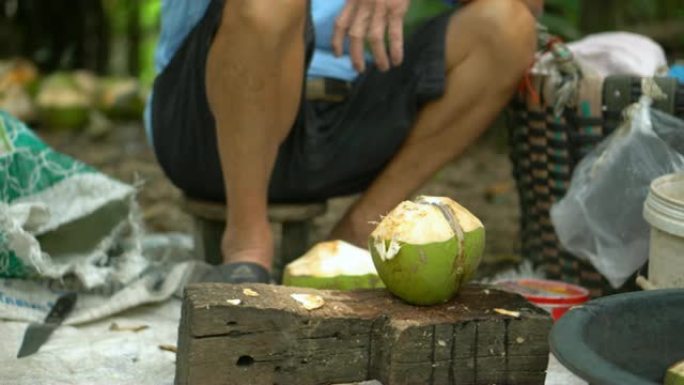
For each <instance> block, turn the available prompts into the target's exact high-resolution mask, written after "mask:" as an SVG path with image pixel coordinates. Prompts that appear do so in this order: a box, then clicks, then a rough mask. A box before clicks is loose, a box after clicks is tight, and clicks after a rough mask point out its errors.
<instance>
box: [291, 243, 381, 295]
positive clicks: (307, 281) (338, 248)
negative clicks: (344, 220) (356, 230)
mask: <svg viewBox="0 0 684 385" xmlns="http://www.w3.org/2000/svg"><path fill="white" fill-rule="evenodd" d="M283 284H284V285H287V286H298V287H309V288H314V289H331V290H353V289H366V288H375V287H382V286H383V285H382V281H381V280H380V278H379V277H378V273H377V272H376V271H375V266H373V260H372V259H371V256H370V253H368V251H367V250H364V249H362V248H360V247H356V246H354V245H352V244H349V243H347V242H344V241H339V240H337V241H328V242H321V243H319V244H317V245H315V246H314V247H313V248H311V250H309V251H308V252H307V253H306V254H304V255H303V256H302V257H300V258H298V259H296V260H295V261H293V262H291V263H290V264H288V265H287V266H286V267H285V272H284V273H283Z"/></svg>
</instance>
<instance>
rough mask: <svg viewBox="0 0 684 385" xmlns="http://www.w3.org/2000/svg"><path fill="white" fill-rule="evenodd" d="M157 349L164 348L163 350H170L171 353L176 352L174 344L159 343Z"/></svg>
mask: <svg viewBox="0 0 684 385" xmlns="http://www.w3.org/2000/svg"><path fill="white" fill-rule="evenodd" d="M159 349H160V350H165V351H167V352H171V353H177V352H178V349H177V348H176V345H159Z"/></svg>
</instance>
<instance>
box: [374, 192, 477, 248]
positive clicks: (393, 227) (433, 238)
mask: <svg viewBox="0 0 684 385" xmlns="http://www.w3.org/2000/svg"><path fill="white" fill-rule="evenodd" d="M443 210H448V211H449V212H450V213H449V214H450V215H451V217H452V218H453V223H450V222H452V221H451V220H450V219H449V217H448V215H445V213H444V212H443ZM482 227H483V226H482V222H480V220H479V219H477V217H475V216H474V215H473V214H471V213H470V212H469V211H468V210H467V209H465V208H464V207H463V206H461V205H459V204H458V203H456V202H454V201H453V200H451V199H449V198H442V197H428V196H421V197H418V198H417V199H416V201H415V202H413V201H404V202H401V203H400V204H399V205H398V206H397V207H395V208H394V210H392V211H391V212H390V213H389V214H388V215H387V216H386V217H384V218H383V220H382V221H381V222H380V224H379V225H378V227H376V229H375V230H374V231H373V233H371V237H372V238H373V240H374V242H373V243H374V247H375V248H376V250H377V251H378V253H379V254H380V257H381V258H382V259H383V260H388V259H392V258H393V257H394V256H395V255H396V254H397V253H398V252H399V249H400V248H401V244H403V243H408V244H412V245H423V244H429V243H435V242H445V241H448V240H449V239H451V238H453V237H455V236H457V237H459V238H462V237H463V233H468V232H470V231H473V230H476V229H478V228H482Z"/></svg>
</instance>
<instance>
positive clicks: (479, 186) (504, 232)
mask: <svg viewBox="0 0 684 385" xmlns="http://www.w3.org/2000/svg"><path fill="white" fill-rule="evenodd" d="M504 131H505V130H504V129H503V128H501V127H499V128H493V129H491V130H490V132H489V133H487V134H486V135H485V136H484V137H483V138H482V139H481V140H480V141H479V142H478V143H477V145H475V146H473V147H472V148H471V149H470V150H469V151H467V153H465V154H464V155H463V156H462V157H461V158H459V159H458V160H456V161H454V162H452V163H450V164H449V165H447V166H446V167H445V168H444V169H443V170H442V171H440V172H439V173H438V174H437V175H436V176H435V177H434V178H433V180H432V181H431V182H430V183H428V184H427V185H426V186H424V188H423V189H421V191H420V193H421V194H429V195H443V196H449V197H452V198H453V199H455V200H457V201H458V202H460V203H461V204H463V205H464V206H465V207H467V208H469V209H470V210H471V211H472V212H473V213H474V214H475V215H477V216H478V217H479V218H480V219H481V220H482V221H483V223H484V224H485V226H486V229H487V248H486V251H485V259H484V264H483V266H482V268H481V273H482V274H483V275H485V276H486V275H490V274H491V273H492V272H494V271H498V270H500V269H502V268H504V267H507V266H511V265H513V264H515V263H516V262H517V261H519V257H518V255H517V254H516V250H517V247H518V245H519V240H518V202H517V195H516V193H515V186H514V181H513V179H512V177H511V171H510V161H509V160H508V156H507V151H506V150H507V148H506V144H505V139H504V138H503V136H504V135H503V134H502V133H503V132H504ZM38 134H39V135H40V136H41V137H42V138H43V139H44V140H46V142H48V143H49V144H50V145H51V146H53V147H54V148H55V149H56V150H58V151H60V152H63V153H66V154H69V155H71V156H74V157H75V158H78V159H80V160H82V161H84V162H86V163H88V164H90V165H92V166H95V167H96V168H98V169H100V170H101V171H103V172H105V173H107V174H109V175H111V176H113V177H115V178H118V179H120V180H122V181H125V182H129V183H139V184H140V186H141V187H140V194H139V202H140V204H141V207H142V209H143V216H144V219H145V222H146V224H147V227H148V229H149V230H150V231H154V232H168V231H179V232H185V233H190V232H191V229H192V221H191V218H190V217H189V215H188V214H187V213H185V212H184V211H183V209H182V206H181V193H180V191H179V190H178V189H176V188H175V187H174V186H173V185H171V183H170V182H169V181H168V179H166V178H165V176H164V174H163V172H162V170H161V169H160V167H159V165H158V164H157V162H156V160H155V157H154V154H153V153H152V151H151V150H150V148H149V146H148V145H147V142H146V140H145V135H144V132H143V128H142V126H141V125H140V124H139V123H137V122H132V123H125V124H117V125H115V126H113V127H112V128H110V129H109V130H107V131H106V132H98V133H97V134H93V133H92V132H88V131H84V132H64V131H52V130H47V129H41V130H38ZM454 140H458V138H455V139H454ZM354 199H355V197H342V198H337V199H333V200H331V201H330V202H329V209H328V212H327V213H326V215H324V216H322V217H320V218H319V219H317V220H316V223H315V225H316V226H315V231H314V238H315V239H322V238H323V237H324V236H325V235H326V234H327V232H328V231H329V229H330V228H331V226H332V225H333V224H334V222H335V221H336V220H337V219H338V218H339V217H340V216H341V215H342V213H343V212H344V210H345V208H346V207H347V206H349V204H351V203H352V202H353V200H354Z"/></svg>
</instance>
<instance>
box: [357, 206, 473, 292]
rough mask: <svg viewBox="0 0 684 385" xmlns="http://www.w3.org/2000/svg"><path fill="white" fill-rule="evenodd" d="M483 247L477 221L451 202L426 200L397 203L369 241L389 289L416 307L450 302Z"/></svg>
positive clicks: (470, 271) (468, 277) (466, 277)
mask: <svg viewBox="0 0 684 385" xmlns="http://www.w3.org/2000/svg"><path fill="white" fill-rule="evenodd" d="M484 244H485V229H484V226H483V225H482V222H480V220H479V219H478V218H477V217H475V216H474V215H473V214H471V213H470V212H469V211H468V210H467V209H465V208H464V207H463V206H461V205H459V204H458V203H456V202H454V201H453V200H451V199H449V198H442V197H427V196H422V197H418V198H417V199H416V200H415V201H404V202H402V203H400V204H399V205H398V206H397V207H396V208H395V209H394V210H392V211H391V212H390V213H389V215H387V216H386V217H384V218H383V219H382V221H381V222H380V224H378V226H377V228H376V229H375V230H374V231H373V233H372V234H371V236H370V239H369V249H370V251H371V255H372V257H373V262H374V264H375V267H376V269H377V271H378V274H379V275H380V278H381V279H382V281H383V282H384V283H385V286H387V289H389V291H390V292H392V293H393V294H394V295H396V296H397V297H399V298H402V299H403V300H405V301H406V302H409V303H411V304H414V305H434V304H439V303H443V302H446V301H448V300H449V299H451V298H452V297H453V296H454V295H455V294H456V293H457V292H458V290H459V289H460V288H461V286H462V285H463V284H464V283H465V282H467V281H468V280H470V279H471V278H472V277H473V275H474V273H475V270H476V269H477V266H478V265H479V263H480V259H481V257H482V251H483V250H484Z"/></svg>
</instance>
